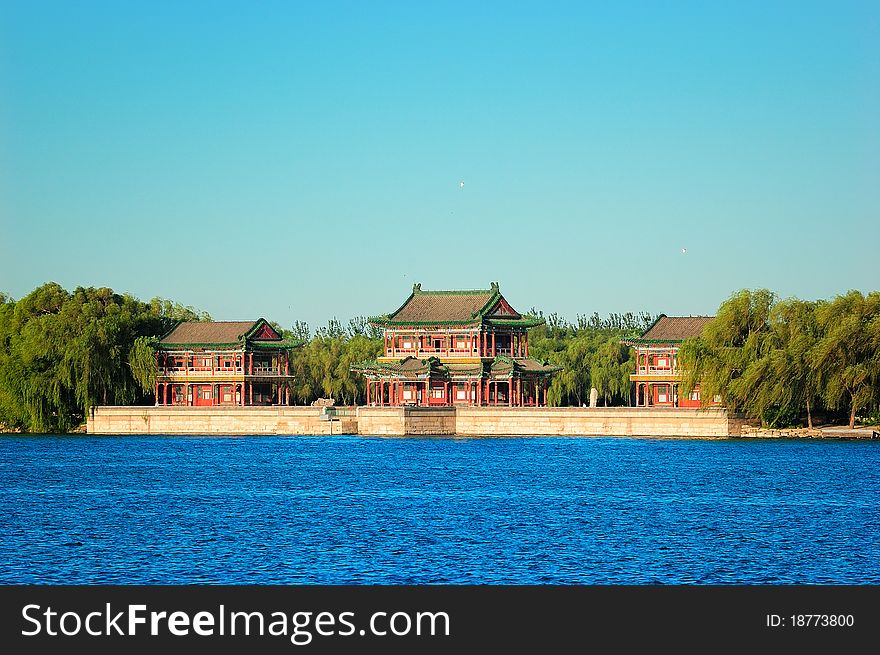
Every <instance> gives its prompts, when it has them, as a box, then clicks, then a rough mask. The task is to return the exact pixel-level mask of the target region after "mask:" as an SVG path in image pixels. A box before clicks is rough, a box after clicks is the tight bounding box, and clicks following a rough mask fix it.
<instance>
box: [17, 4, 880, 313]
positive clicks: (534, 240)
mask: <svg viewBox="0 0 880 655" xmlns="http://www.w3.org/2000/svg"><path fill="white" fill-rule="evenodd" d="M462 181H463V182H464V186H462V185H461V182H462ZM878 213H880V3H878V2H876V1H874V2H841V1H839V0H834V1H830V0H829V1H827V2H819V3H816V2H805V1H800V0H799V1H797V2H772V1H767V0H762V1H760V2H745V1H737V2H730V1H727V2H706V1H699V2H692V3H691V2H687V3H686V2H672V3H666V2H639V3H632V2H596V3H587V2H582V1H579V2H523V3H518V2H513V1H511V0H506V1H504V2H461V3H454V2H437V3H423V2H412V1H411V0H409V1H406V2H393V3H391V2H350V3H340V2H324V1H321V2H293V1H292V0H291V1H285V2H260V3H252V2H237V3H229V2H216V1H215V2H192V1H183V2H181V1H167V0H161V1H152V2H140V3H135V2H117V1H111V2H91V1H84V2H66V1H65V2H40V1H33V0H28V1H20V2H8V1H5V2H2V4H0V290H2V291H6V292H7V293H10V294H11V295H12V296H13V297H16V298H17V297H21V296H22V295H24V294H25V293H27V292H28V291H30V290H31V289H32V288H33V287H35V286H37V285H39V284H41V283H43V282H46V281H49V280H54V281H57V282H59V283H60V284H62V285H64V286H65V287H67V288H73V287H76V286H79V285H82V286H110V287H112V288H114V289H116V290H117V291H120V292H123V291H128V292H131V293H133V294H135V295H136V296H138V297H141V298H143V299H148V298H150V297H152V296H156V295H158V296H163V297H168V298H172V299H174V300H177V301H180V302H183V303H185V304H191V305H195V306H197V307H199V308H201V309H205V310H207V311H209V312H211V314H212V315H213V316H214V317H215V318H217V319H238V318H250V317H256V316H266V317H267V318H270V319H272V320H277V321H279V322H281V324H282V325H284V326H289V325H290V324H291V323H292V322H293V321H294V320H298V319H300V320H305V321H308V322H309V323H311V324H312V325H313V326H314V325H316V324H323V323H325V322H326V320H327V319H328V318H330V317H332V316H337V317H339V318H340V319H342V320H347V319H348V318H349V317H351V316H356V315H370V314H378V313H384V312H387V311H391V310H393V309H395V308H396V307H397V306H398V305H399V304H400V302H401V301H402V300H403V299H404V298H405V297H406V296H407V294H408V293H409V291H410V288H411V286H412V284H413V283H414V282H421V283H422V286H423V288H426V289H436V288H486V287H488V285H489V283H490V282H491V281H496V280H497V281H498V282H500V284H501V290H502V292H503V293H504V294H505V296H506V297H507V298H508V300H510V302H511V303H512V304H513V306H514V307H516V308H518V309H520V310H521V311H523V310H527V309H529V308H530V307H532V306H535V307H538V308H540V309H543V310H544V311H545V312H551V311H556V312H558V313H560V314H562V315H564V316H567V317H570V318H574V316H575V315H576V314H577V313H591V312H593V311H598V312H600V313H602V314H604V313H607V312H610V311H628V310H632V311H640V310H645V311H651V312H665V313H667V314H704V313H711V312H713V311H714V310H715V309H716V308H717V306H718V304H719V303H720V302H721V301H722V300H723V299H724V298H726V297H727V296H728V295H729V294H730V293H731V292H732V291H734V290H736V289H739V288H743V287H750V288H754V287H762V286H764V287H768V288H771V289H774V290H776V291H777V292H779V293H780V294H782V295H783V296H790V295H795V296H798V297H801V298H820V297H830V296H832V295H834V294H836V293H840V292H844V291H846V290H848V289H861V290H863V291H867V290H871V289H877V288H878V287H880V284H878V282H880V267H878V252H880V247H878V241H880V240H878V233H880V228H878V226H880V220H878V218H880V216H878ZM682 249H686V251H687V252H684V253H683V252H682Z"/></svg>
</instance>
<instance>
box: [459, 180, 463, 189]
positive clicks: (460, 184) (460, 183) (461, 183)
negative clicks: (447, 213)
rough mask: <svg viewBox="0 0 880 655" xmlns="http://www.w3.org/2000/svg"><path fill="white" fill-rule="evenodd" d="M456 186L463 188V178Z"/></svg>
mask: <svg viewBox="0 0 880 655" xmlns="http://www.w3.org/2000/svg"><path fill="white" fill-rule="evenodd" d="M458 188H459V189H463V188H464V180H462V181H461V182H459V183H458Z"/></svg>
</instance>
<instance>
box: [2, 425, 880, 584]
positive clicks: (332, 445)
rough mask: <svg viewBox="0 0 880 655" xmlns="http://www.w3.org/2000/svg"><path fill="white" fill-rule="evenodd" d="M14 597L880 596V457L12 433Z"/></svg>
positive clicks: (620, 443)
mask: <svg viewBox="0 0 880 655" xmlns="http://www.w3.org/2000/svg"><path fill="white" fill-rule="evenodd" d="M0 488H2V491H0V583H6V584H10V583H52V584H55V583H68V584H91V583H95V584H114V583H145V584H152V583H168V584H187V583H223V584H244V583H248V584H276V583H278V584H292V583H324V584H344V583H357V584H360V583H365V584H375V583H382V584H386V583H387V584H428V583H465V584H473V583H512V584H544V583H561V584H567V583H577V584H591V583H598V584H643V583H688V584H690V583H698V584H718V583H721V584H725V583H768V584H782V583H819V584H826V583H842V584H854V583H869V584H878V583H880V509H878V492H880V443H863V442H799V441H784V440H773V441H739V440H724V441H701V440H671V441H661V440H650V439H595V438H590V439H569V438H559V437H548V438H523V439H429V438H425V439H421V438H406V439H381V438H366V437H238V438H236V437H228V438H217V437H130V436H128V437H17V436H13V437H4V438H2V439H0Z"/></svg>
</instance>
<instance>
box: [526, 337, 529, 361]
mask: <svg viewBox="0 0 880 655" xmlns="http://www.w3.org/2000/svg"><path fill="white" fill-rule="evenodd" d="M525 355H526V357H528V356H529V333H528V332H526V353H525Z"/></svg>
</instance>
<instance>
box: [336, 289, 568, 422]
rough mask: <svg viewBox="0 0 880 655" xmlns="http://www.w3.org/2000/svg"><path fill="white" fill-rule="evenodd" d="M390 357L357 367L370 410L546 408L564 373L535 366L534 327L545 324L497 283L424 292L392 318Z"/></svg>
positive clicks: (388, 324)
mask: <svg viewBox="0 0 880 655" xmlns="http://www.w3.org/2000/svg"><path fill="white" fill-rule="evenodd" d="M370 323H371V324H372V325H375V326H377V327H381V328H383V329H384V339H385V349H384V355H383V356H382V357H379V358H377V359H376V361H372V362H365V363H363V364H360V365H358V366H355V367H353V370H356V371H360V372H361V373H363V374H364V375H365V376H366V378H367V404H368V405H422V406H434V405H509V406H514V407H521V406H529V405H532V406H542V405H546V403H547V386H548V384H549V382H550V378H551V377H552V376H553V374H554V373H556V372H557V371H559V370H560V368H559V367H556V366H550V365H548V364H547V363H546V362H540V361H538V360H535V359H530V358H529V333H528V330H529V328H531V327H535V326H538V325H542V324H543V323H544V319H542V318H535V317H532V316H525V315H522V314H520V313H519V312H517V311H516V310H515V309H513V307H511V306H510V304H509V303H508V302H507V300H505V299H504V297H503V296H502V295H501V292H500V291H499V289H498V284H497V283H494V282H493V283H492V285H491V287H490V288H489V289H480V290H475V291H423V290H422V288H421V285H420V284H416V285H414V286H413V290H412V293H411V294H410V296H409V298H407V299H406V301H405V302H404V303H403V304H402V305H401V306H400V308H399V309H397V310H396V311H395V312H393V313H391V314H387V315H384V316H376V317H372V318H370Z"/></svg>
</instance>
